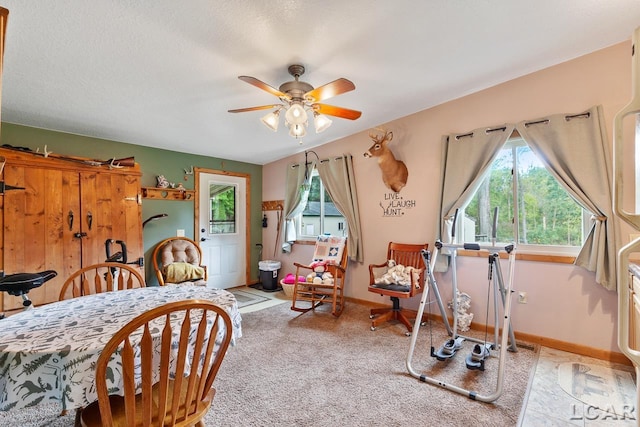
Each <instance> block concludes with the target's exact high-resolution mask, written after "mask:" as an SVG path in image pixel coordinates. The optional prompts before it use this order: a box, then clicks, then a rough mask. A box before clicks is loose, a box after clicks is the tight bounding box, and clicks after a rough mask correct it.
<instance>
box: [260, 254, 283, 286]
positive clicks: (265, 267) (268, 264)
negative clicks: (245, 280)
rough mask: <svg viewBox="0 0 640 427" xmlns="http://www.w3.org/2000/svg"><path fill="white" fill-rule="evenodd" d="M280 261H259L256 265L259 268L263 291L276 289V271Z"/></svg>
mask: <svg viewBox="0 0 640 427" xmlns="http://www.w3.org/2000/svg"><path fill="white" fill-rule="evenodd" d="M281 265H282V264H281V263H280V261H272V260H267V261H260V262H259V263H258V267H259V269H260V283H262V289H263V290H265V291H277V290H279V288H278V272H279V271H280V266H281Z"/></svg>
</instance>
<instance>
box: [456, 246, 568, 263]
mask: <svg viewBox="0 0 640 427" xmlns="http://www.w3.org/2000/svg"><path fill="white" fill-rule="evenodd" d="M458 256H468V257H486V256H487V252H483V251H468V250H464V249H461V250H458ZM500 258H502V259H507V258H508V255H507V254H506V253H504V252H500ZM516 260H518V261H534V262H553V263H557V264H573V263H574V262H575V260H576V257H575V256H572V255H553V254H536V253H524V252H516Z"/></svg>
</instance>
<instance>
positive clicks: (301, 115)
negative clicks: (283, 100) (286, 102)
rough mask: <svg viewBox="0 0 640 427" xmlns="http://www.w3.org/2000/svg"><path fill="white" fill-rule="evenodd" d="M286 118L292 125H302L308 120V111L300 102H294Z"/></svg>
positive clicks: (285, 115)
mask: <svg viewBox="0 0 640 427" xmlns="http://www.w3.org/2000/svg"><path fill="white" fill-rule="evenodd" d="M284 118H285V120H286V121H287V122H288V123H289V124H290V125H301V124H303V123H305V122H306V121H307V112H306V111H305V109H304V107H303V106H302V105H301V104H300V103H299V102H293V103H292V104H291V106H290V107H289V109H288V110H287V112H286V113H285V114H284Z"/></svg>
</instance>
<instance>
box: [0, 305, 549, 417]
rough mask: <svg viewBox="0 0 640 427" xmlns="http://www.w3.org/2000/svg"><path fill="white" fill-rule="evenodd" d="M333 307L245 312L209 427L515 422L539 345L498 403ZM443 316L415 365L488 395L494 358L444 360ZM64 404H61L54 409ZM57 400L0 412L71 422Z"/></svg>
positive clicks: (425, 336)
mask: <svg viewBox="0 0 640 427" xmlns="http://www.w3.org/2000/svg"><path fill="white" fill-rule="evenodd" d="M329 310H330V308H329V307H325V306H321V307H319V308H318V309H317V310H316V311H315V312H308V313H304V314H301V313H298V312H294V311H292V310H291V309H290V307H289V304H279V305H276V306H273V307H271V308H267V309H264V310H260V311H255V312H251V313H246V314H243V315H242V319H243V320H242V332H243V336H242V337H241V338H240V339H238V340H237V343H236V345H235V346H233V347H230V348H229V351H228V353H227V355H226V357H225V359H224V361H223V363H222V366H221V369H220V372H219V373H218V376H217V378H216V380H215V382H214V386H215V387H216V390H217V392H216V395H215V399H214V402H213V406H212V408H211V410H210V411H209V413H208V414H207V415H206V417H205V420H204V423H205V425H206V426H207V427H216V426H220V427H226V426H265V427H270V426H274V427H275V426H278V427H282V426H285V427H286V426H292V427H293V426H305V427H307V426H310V427H314V426H322V427H326V426H350V427H360V426H362V427H371V426H374V427H376V426H388V427H394V426H396V427H402V426H422V425H446V426H476V425H497V426H515V425H517V421H518V416H519V413H520V408H521V406H522V403H523V399H524V396H525V393H526V390H527V384H528V381H529V377H530V372H531V370H532V367H533V366H535V361H536V360H537V351H538V348H537V347H533V346H530V345H526V346H525V347H523V348H519V350H518V351H517V352H515V353H511V352H509V353H507V358H506V367H505V377H504V387H503V390H502V394H501V395H500V397H499V398H498V399H497V400H496V401H495V402H493V403H483V402H480V401H475V400H471V399H469V398H468V397H467V396H464V395H460V394H458V393H454V392H452V391H450V390H446V389H443V388H440V387H437V386H433V385H431V384H427V383H423V382H420V381H419V380H417V379H416V378H413V377H412V376H410V375H409V374H408V371H407V367H406V360H407V354H408V350H409V344H410V338H408V337H406V336H405V335H404V329H403V326H401V325H400V324H398V323H393V322H392V323H386V324H384V325H380V326H379V327H378V329H377V330H376V331H371V330H370V326H371V323H370V322H371V321H370V320H369V307H366V306H364V305H358V304H354V303H351V304H347V305H346V307H345V310H344V312H343V313H342V316H340V317H339V318H335V317H334V316H332V315H331V314H330V313H329ZM446 338H447V335H446V333H445V332H444V327H443V326H442V324H441V323H439V322H437V323H433V324H432V327H429V326H426V327H423V328H421V331H420V333H419V334H418V340H417V345H416V351H415V352H414V357H413V361H412V366H413V367H414V369H417V370H419V371H420V372H425V373H428V374H429V375H430V376H437V377H438V378H442V380H443V381H444V382H446V383H449V384H457V385H461V386H464V387H465V388H468V389H472V390H476V391H477V392H478V393H480V394H488V393H490V392H491V390H493V389H494V387H495V385H496V375H497V372H496V371H497V362H498V361H497V357H495V356H493V355H492V356H490V357H489V358H488V359H487V361H486V364H485V371H470V370H468V369H467V368H466V366H465V360H464V359H465V357H466V355H467V354H469V352H471V344H470V343H466V344H464V346H463V348H462V349H461V350H460V353H459V354H456V356H455V357H453V358H452V359H450V360H448V361H446V362H440V361H438V360H437V359H435V358H432V357H430V345H431V344H432V343H433V344H434V345H436V346H439V345H440V344H442V343H444V342H445V341H446ZM56 411H57V412H56ZM58 413H59V407H58V406H57V405H45V406H39V407H38V408H33V409H25V410H20V411H11V412H8V413H1V412H0V425H2V426H4V425H20V426H45V425H46V426H51V427H54V426H55V427H62V426H71V425H73V415H72V414H70V415H67V416H65V417H59V416H58Z"/></svg>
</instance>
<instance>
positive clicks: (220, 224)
mask: <svg viewBox="0 0 640 427" xmlns="http://www.w3.org/2000/svg"><path fill="white" fill-rule="evenodd" d="M209 203H210V209H209V234H235V232H236V186H235V185H229V184H224V183H211V184H210V186H209Z"/></svg>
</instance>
